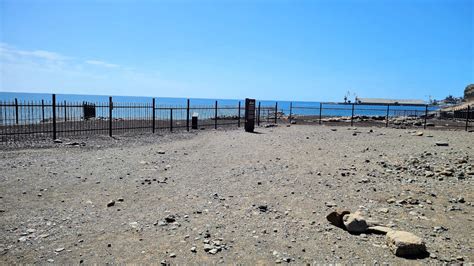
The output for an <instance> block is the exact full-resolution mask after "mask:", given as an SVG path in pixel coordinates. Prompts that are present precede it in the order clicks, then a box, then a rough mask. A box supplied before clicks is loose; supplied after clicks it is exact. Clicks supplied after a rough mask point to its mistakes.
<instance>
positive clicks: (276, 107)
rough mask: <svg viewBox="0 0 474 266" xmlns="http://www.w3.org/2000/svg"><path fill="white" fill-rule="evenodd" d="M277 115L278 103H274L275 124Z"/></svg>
mask: <svg viewBox="0 0 474 266" xmlns="http://www.w3.org/2000/svg"><path fill="white" fill-rule="evenodd" d="M277 115H278V102H275V124H276V123H277Z"/></svg>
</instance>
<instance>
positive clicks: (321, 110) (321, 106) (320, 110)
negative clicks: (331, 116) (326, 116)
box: [319, 103, 323, 125]
mask: <svg viewBox="0 0 474 266" xmlns="http://www.w3.org/2000/svg"><path fill="white" fill-rule="evenodd" d="M322 113H323V103H319V124H320V125H321V116H322Z"/></svg>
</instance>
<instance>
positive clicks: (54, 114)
mask: <svg viewBox="0 0 474 266" xmlns="http://www.w3.org/2000/svg"><path fill="white" fill-rule="evenodd" d="M52 100H53V103H52V107H53V139H56V94H53V99H52Z"/></svg>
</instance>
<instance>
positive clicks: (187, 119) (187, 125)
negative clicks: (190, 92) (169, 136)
mask: <svg viewBox="0 0 474 266" xmlns="http://www.w3.org/2000/svg"><path fill="white" fill-rule="evenodd" d="M186 130H187V131H189V99H188V101H187V106H186Z"/></svg>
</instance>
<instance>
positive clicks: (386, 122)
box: [385, 104, 390, 127]
mask: <svg viewBox="0 0 474 266" xmlns="http://www.w3.org/2000/svg"><path fill="white" fill-rule="evenodd" d="M389 113H390V104H387V117H386V121H385V127H388V116H389Z"/></svg>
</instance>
